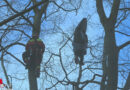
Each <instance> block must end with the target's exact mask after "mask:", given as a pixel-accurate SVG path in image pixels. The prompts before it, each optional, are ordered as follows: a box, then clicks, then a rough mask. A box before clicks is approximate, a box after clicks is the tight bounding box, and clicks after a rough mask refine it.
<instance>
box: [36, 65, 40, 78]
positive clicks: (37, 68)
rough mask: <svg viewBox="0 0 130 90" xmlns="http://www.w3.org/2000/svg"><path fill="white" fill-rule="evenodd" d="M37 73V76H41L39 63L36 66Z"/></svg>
mask: <svg viewBox="0 0 130 90" xmlns="http://www.w3.org/2000/svg"><path fill="white" fill-rule="evenodd" d="M35 75H36V77H40V66H39V65H38V66H37V67H36V71H35Z"/></svg>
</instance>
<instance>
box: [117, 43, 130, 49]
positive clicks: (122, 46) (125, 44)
mask: <svg viewBox="0 0 130 90" xmlns="http://www.w3.org/2000/svg"><path fill="white" fill-rule="evenodd" d="M129 44H130V41H127V42H125V43H124V44H122V45H120V46H118V49H119V50H120V49H122V48H124V47H126V46H127V45H129Z"/></svg>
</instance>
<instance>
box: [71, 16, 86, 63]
mask: <svg viewBox="0 0 130 90" xmlns="http://www.w3.org/2000/svg"><path fill="white" fill-rule="evenodd" d="M86 28H87V19H86V18H83V19H82V20H81V22H80V23H79V24H78V26H77V27H76V29H75V32H74V40H73V43H72V45H73V51H74V55H75V63H76V64H78V63H79V64H80V65H84V63H83V59H84V55H85V54H86V48H87V46H88V37H87V35H86ZM79 58H80V61H79Z"/></svg>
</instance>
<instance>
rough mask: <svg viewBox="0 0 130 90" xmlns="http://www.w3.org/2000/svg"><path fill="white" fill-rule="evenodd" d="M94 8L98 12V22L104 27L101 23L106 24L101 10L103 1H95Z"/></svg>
mask: <svg viewBox="0 0 130 90" xmlns="http://www.w3.org/2000/svg"><path fill="white" fill-rule="evenodd" d="M96 7H97V12H98V14H99V17H100V21H101V23H102V24H103V25H104V23H103V22H106V21H107V18H106V15H105V12H104V10H103V0H97V1H96Z"/></svg>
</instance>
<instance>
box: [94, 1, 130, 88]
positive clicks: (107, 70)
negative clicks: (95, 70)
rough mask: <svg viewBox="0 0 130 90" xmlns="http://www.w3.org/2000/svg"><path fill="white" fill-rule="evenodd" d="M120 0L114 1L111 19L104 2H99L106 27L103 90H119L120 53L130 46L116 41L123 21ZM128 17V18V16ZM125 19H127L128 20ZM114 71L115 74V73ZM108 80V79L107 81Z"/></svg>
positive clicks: (102, 21) (98, 9) (128, 42)
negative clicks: (117, 26)
mask: <svg viewBox="0 0 130 90" xmlns="http://www.w3.org/2000/svg"><path fill="white" fill-rule="evenodd" d="M120 2H121V1H120V0H113V2H112V6H111V12H110V15H109V17H107V16H106V15H105V11H104V7H103V0H97V1H96V6H97V12H98V14H99V17H100V21H101V23H102V25H103V27H104V31H105V36H104V54H103V63H102V65H103V78H102V82H101V90H104V89H106V90H117V84H118V63H119V52H120V50H121V49H122V48H124V47H125V46H127V45H128V44H130V41H127V42H125V43H124V44H122V45H120V46H117V45H116V39H115V29H116V24H117V25H118V24H120V23H119V22H121V21H122V20H119V21H118V16H119V9H120V4H121V3H120ZM126 17H127V16H126ZM126 17H125V18H126ZM113 70H114V72H113ZM107 78H108V79H107ZM105 82H107V84H106V85H105Z"/></svg>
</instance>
